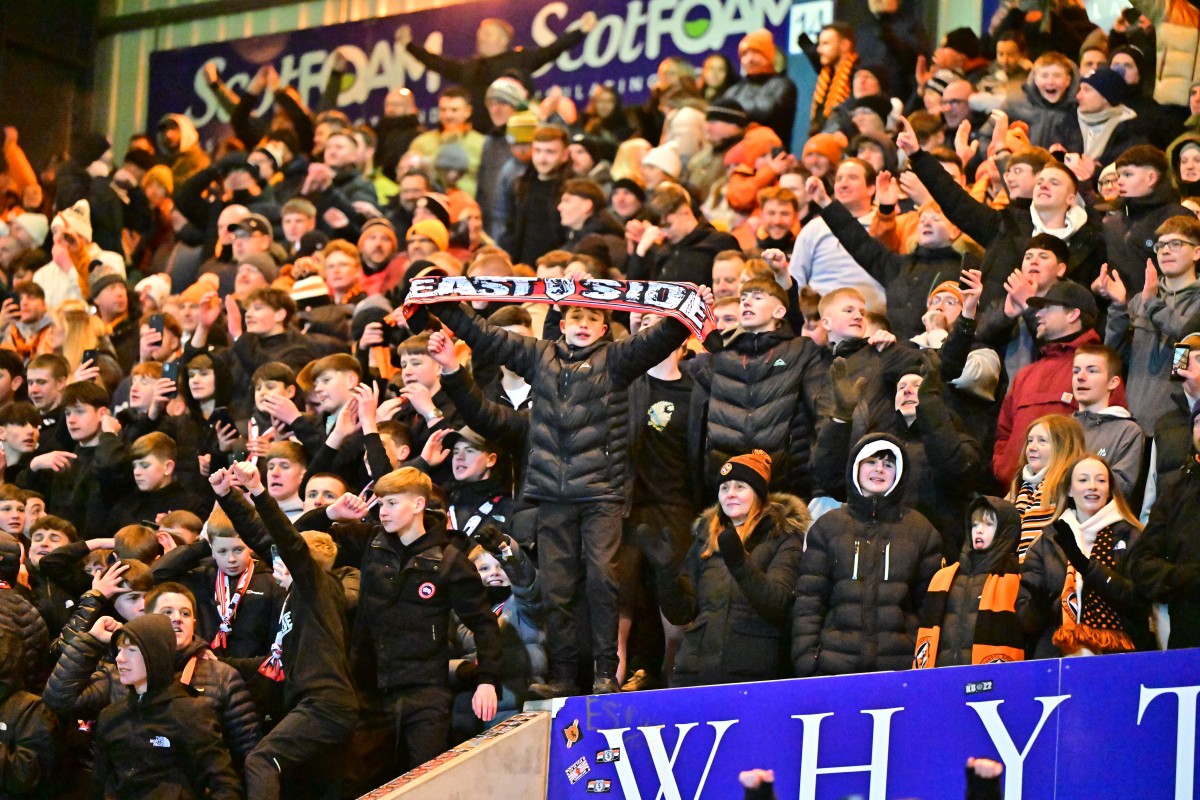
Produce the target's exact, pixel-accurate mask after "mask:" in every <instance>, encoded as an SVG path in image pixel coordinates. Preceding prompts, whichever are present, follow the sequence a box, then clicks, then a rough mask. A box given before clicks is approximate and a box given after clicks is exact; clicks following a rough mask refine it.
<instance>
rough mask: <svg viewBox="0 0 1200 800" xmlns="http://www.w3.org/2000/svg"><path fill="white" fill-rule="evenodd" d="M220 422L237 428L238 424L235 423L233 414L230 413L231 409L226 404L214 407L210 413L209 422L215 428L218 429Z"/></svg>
mask: <svg viewBox="0 0 1200 800" xmlns="http://www.w3.org/2000/svg"><path fill="white" fill-rule="evenodd" d="M218 423H220V424H221V425H228V426H229V427H231V428H234V429H236V428H237V425H235V424H234V423H233V414H230V413H229V409H228V408H226V407H225V406H218V407H217V408H214V409H213V410H212V413H211V414H209V415H208V424H209V425H211V426H212V427H213V429H214V430H216V427H217V424H218Z"/></svg>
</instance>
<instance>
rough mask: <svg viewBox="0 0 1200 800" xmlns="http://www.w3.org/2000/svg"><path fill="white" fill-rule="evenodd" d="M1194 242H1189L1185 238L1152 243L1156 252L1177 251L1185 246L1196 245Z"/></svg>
mask: <svg viewBox="0 0 1200 800" xmlns="http://www.w3.org/2000/svg"><path fill="white" fill-rule="evenodd" d="M1197 246H1198V245H1197V244H1196V243H1195V242H1189V241H1188V240H1187V239H1167V240H1166V241H1164V242H1155V243H1154V252H1156V253H1162V252H1167V253H1178V252H1179V251H1180V250H1182V249H1183V248H1185V247H1197Z"/></svg>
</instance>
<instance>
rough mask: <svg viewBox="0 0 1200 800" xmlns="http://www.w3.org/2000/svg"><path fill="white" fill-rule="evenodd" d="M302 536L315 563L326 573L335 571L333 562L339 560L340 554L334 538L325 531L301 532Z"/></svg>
mask: <svg viewBox="0 0 1200 800" xmlns="http://www.w3.org/2000/svg"><path fill="white" fill-rule="evenodd" d="M300 536H301V537H302V538H303V539H304V543H305V544H307V545H308V553H309V555H311V556H312V557H313V561H316V562H317V565H318V566H320V567H321V569H323V570H325V571H326V572H328V571H329V570H331V569H333V562H334V561H336V560H337V554H338V548H337V545H336V544H335V543H334V541H333V537H332V536H330V535H329V534H328V533H325V532H324V531H301V532H300Z"/></svg>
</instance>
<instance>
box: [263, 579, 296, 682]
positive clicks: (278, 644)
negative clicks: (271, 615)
mask: <svg viewBox="0 0 1200 800" xmlns="http://www.w3.org/2000/svg"><path fill="white" fill-rule="evenodd" d="M291 599H292V596H291V595H290V594H289V595H288V596H287V597H285V598H284V600H283V608H281V609H279V628H278V630H276V631H275V641H274V642H272V643H271V655H269V656H267V659H266V660H265V661H263V662H262V664H260V665H259V667H258V671H259V673H261V674H263V675H266V676H267V677H268V678H270V679H271V680H273V681H275V682H276V683H280V682H281V681H283V677H284V675H283V637H285V636H287V635H288V634H289V633H291V632H292V613H291V612H290V611H288V601H289V600H291Z"/></svg>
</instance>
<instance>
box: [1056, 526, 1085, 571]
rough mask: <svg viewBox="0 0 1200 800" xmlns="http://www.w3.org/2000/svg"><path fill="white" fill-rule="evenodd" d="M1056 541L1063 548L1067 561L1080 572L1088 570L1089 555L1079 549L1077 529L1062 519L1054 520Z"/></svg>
mask: <svg viewBox="0 0 1200 800" xmlns="http://www.w3.org/2000/svg"><path fill="white" fill-rule="evenodd" d="M1054 542H1055V544H1057V545H1058V546H1059V547H1061V548H1062V551H1063V553H1064V554H1065V555H1066V557H1067V562H1068V563H1069V564H1070V565H1071V566H1072V567H1074V568H1075V569H1077V570H1078V571H1080V572H1085V571H1086V570H1087V568H1088V557H1087V556H1085V555H1084V554H1083V551H1082V550H1080V549H1079V543H1078V542H1076V541H1075V531H1073V530H1071V526H1070V525H1068V524H1067V523H1066V522H1064V521H1063V520H1061V519H1056V520H1054Z"/></svg>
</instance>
